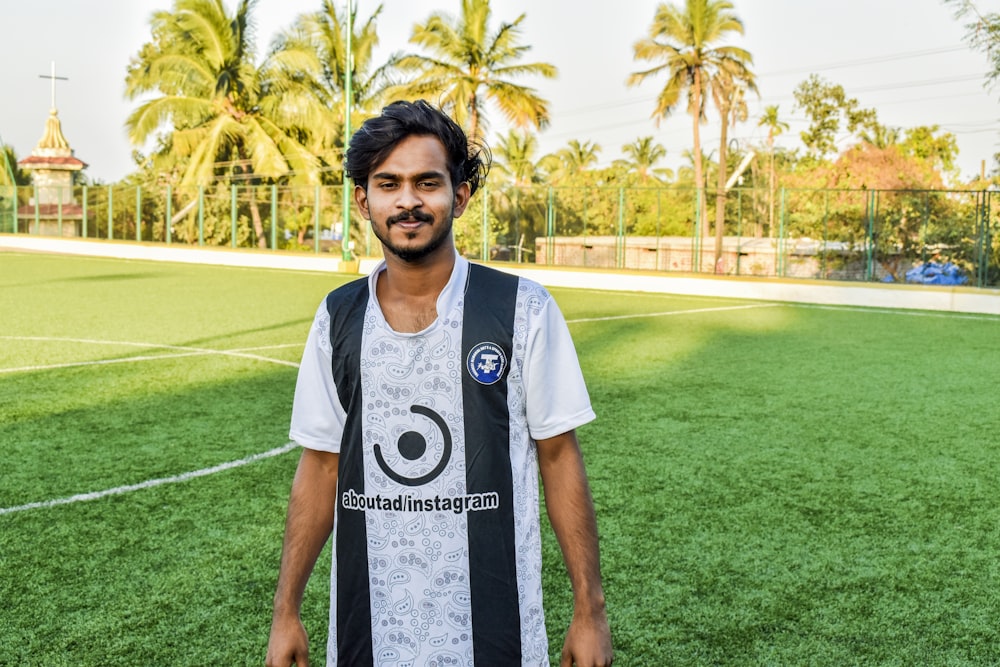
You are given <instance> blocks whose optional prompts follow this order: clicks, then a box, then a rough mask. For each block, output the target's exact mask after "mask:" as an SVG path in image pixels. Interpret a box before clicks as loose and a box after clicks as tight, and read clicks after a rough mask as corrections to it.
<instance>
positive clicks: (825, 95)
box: [793, 74, 878, 158]
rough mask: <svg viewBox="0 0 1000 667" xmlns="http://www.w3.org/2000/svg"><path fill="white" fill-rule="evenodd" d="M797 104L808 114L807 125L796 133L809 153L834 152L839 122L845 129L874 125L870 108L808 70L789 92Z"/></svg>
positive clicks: (817, 154)
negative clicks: (808, 72) (791, 92)
mask: <svg viewBox="0 0 1000 667" xmlns="http://www.w3.org/2000/svg"><path fill="white" fill-rule="evenodd" d="M793 94H794V95H795V102H796V104H797V105H798V107H799V108H800V109H801V110H802V111H803V112H805V114H806V116H808V117H809V128H808V129H807V130H805V131H803V132H801V133H800V135H799V136H800V138H801V139H802V143H803V144H805V146H806V149H807V150H808V151H809V152H810V153H812V154H813V155H815V156H817V157H819V158H823V157H825V156H827V155H830V154H833V153H836V152H837V145H836V143H835V139H836V137H837V134H838V133H839V132H840V127H841V122H842V121H846V125H847V131H848V132H851V133H854V132H857V131H858V130H873V129H874V128H875V127H877V125H878V121H877V120H876V114H875V110H874V109H863V108H861V107H860V105H859V102H858V100H857V99H855V98H853V97H851V98H848V97H847V94H846V93H845V92H844V87H843V86H841V85H839V84H832V83H830V82H828V81H826V80H824V79H823V78H822V77H820V76H819V75H817V74H811V75H810V76H809V78H808V79H806V80H805V81H803V82H802V83H800V84H799V85H798V86H797V87H796V88H795V91H794V93H793Z"/></svg>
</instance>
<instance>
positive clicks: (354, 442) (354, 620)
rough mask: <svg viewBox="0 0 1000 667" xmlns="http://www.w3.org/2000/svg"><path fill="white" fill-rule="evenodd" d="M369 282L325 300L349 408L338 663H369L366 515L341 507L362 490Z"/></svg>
mask: <svg viewBox="0 0 1000 667" xmlns="http://www.w3.org/2000/svg"><path fill="white" fill-rule="evenodd" d="M368 298H369V296H368V280H367V278H362V279H360V280H356V281H353V282H351V283H348V284H347V285H344V286H343V287H341V288H339V289H337V290H334V291H333V292H332V293H331V294H330V295H329V296H328V297H327V301H326V307H327V310H328V311H329V313H330V342H331V344H332V345H333V362H332V370H333V379H334V381H335V382H336V385H337V394H338V396H339V398H340V404H341V406H342V407H343V408H344V410H345V411H346V412H347V421H346V423H345V425H344V434H343V440H342V442H341V449H340V459H339V469H338V480H337V491H338V493H337V540H336V544H335V545H334V548H335V549H336V551H337V580H336V582H335V584H334V585H335V586H336V595H337V618H336V623H337V664H339V665H345V666H350V667H353V666H354V665H358V666H359V667H364V666H365V665H373V664H374V663H375V659H374V656H373V653H372V623H371V603H370V600H371V590H370V589H369V585H368V536H367V531H366V529H365V513H364V512H359V511H357V510H345V509H344V507H343V503H342V502H341V498H343V497H344V492H345V491H348V490H354V491H355V492H356V493H358V494H359V495H363V494H364V492H365V482H364V480H365V464H364V449H363V447H362V441H361V423H362V405H361V399H362V395H361V338H362V335H363V331H364V318H365V309H366V307H367V305H368Z"/></svg>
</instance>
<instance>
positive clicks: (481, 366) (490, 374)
mask: <svg viewBox="0 0 1000 667" xmlns="http://www.w3.org/2000/svg"><path fill="white" fill-rule="evenodd" d="M466 368H467V369H468V371H469V375H471V376H472V378H473V379H474V380H475V381H476V382H478V383H479V384H495V383H496V382H497V380H499V379H500V378H502V377H503V372H504V371H505V370H506V369H507V355H506V354H504V351H503V348H501V347H500V346H499V345H497V344H496V343H480V344H479V345H476V346H475V347H474V348H472V351H471V352H469V358H468V360H467V361H466Z"/></svg>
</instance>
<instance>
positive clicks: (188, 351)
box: [0, 336, 299, 373]
mask: <svg viewBox="0 0 1000 667" xmlns="http://www.w3.org/2000/svg"><path fill="white" fill-rule="evenodd" d="M0 340H27V341H37V342H50V343H82V344H87V345H121V346H124V347H141V348H144V349H154V350H177V351H179V352H180V354H171V355H166V354H164V355H156V356H147V357H121V358H118V359H102V360H97V361H79V362H67V363H63V364H49V365H39V366H22V367H19V368H0V373H17V372H23V371H36V370H48V369H54V368H72V367H75V366H97V365H101V364H118V363H128V362H131V361H154V360H157V359H172V358H176V357H187V356H193V355H199V354H202V355H215V354H218V355H222V356H227V357H237V358H241V359H251V360H253V361H263V362H266V363H271V364H280V365H282V366H290V367H291V368H298V367H299V364H298V363H296V362H294V361H285V360H284V359H274V358H272V357H264V356H261V355H259V354H251V353H250V352H248V351H246V350H254V349H268V347H273V348H277V347H286V346H284V345H274V346H268V347H260V348H246V350H215V349H212V348H205V347H191V346H187V345H164V344H160V343H136V342H132V341H116V340H94V339H90V338H60V337H53V336H0Z"/></svg>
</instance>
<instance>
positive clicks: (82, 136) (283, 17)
mask: <svg viewBox="0 0 1000 667" xmlns="http://www.w3.org/2000/svg"><path fill="white" fill-rule="evenodd" d="M225 1H226V2H227V5H228V6H229V7H232V6H233V5H234V4H235V0H225ZM357 1H358V4H359V5H360V9H359V15H360V16H361V17H362V18H363V19H367V17H368V16H369V15H370V14H371V12H372V10H373V8H374V7H375V6H377V3H376V2H374V1H373V0H357ZM681 1H682V0H674V2H675V4H676V3H679V2H681ZM344 2H345V4H346V0H344ZM383 4H384V5H385V9H384V10H383V13H382V16H381V17H380V20H379V33H380V37H381V42H382V46H381V49H382V53H383V54H385V55H388V54H389V53H391V52H394V51H399V50H416V49H415V47H413V46H412V45H410V44H408V39H409V35H410V30H411V27H412V25H413V23H414V22H417V21H423V20H425V19H426V18H427V16H429V15H430V14H431V13H432V12H433V11H447V12H457V11H458V8H459V5H460V3H459V0H384V2H383ZM492 4H493V17H494V25H496V23H497V22H498V21H499V20H513V19H514V18H515V17H516V16H518V15H519V14H520V13H522V12H524V13H526V14H527V18H526V19H525V22H524V23H523V41H524V43H526V44H530V45H531V46H532V49H531V51H529V52H528V56H527V58H526V60H527V61H532V62H534V61H545V62H549V63H552V64H554V65H556V66H557V67H558V68H559V77H558V79H556V80H544V79H538V80H534V81H530V80H525V81H524V83H526V84H528V85H532V86H534V87H535V88H536V89H537V90H538V91H539V92H540V94H541V95H542V96H543V97H545V98H546V99H548V100H549V101H550V103H551V111H552V122H551V125H550V126H549V128H548V129H546V130H545V131H544V132H542V134H541V135H540V140H541V153H542V154H544V153H547V152H552V151H555V150H557V149H559V148H561V147H563V146H565V145H566V143H567V142H568V141H569V140H571V139H578V140H580V141H593V142H595V143H597V144H599V145H600V146H601V147H602V151H601V154H600V157H601V163H602V164H607V163H610V162H611V161H612V160H614V159H616V158H618V157H620V156H621V146H622V145H623V144H626V143H630V142H632V141H634V140H635V139H636V138H638V137H641V136H649V135H653V136H654V137H655V138H656V140H657V141H658V142H660V143H662V144H663V145H664V146H666V147H667V150H668V154H667V159H666V161H665V164H664V166H671V167H676V166H677V165H678V164H680V163H681V155H682V153H683V152H684V151H685V150H687V149H689V148H690V146H691V120H690V117H689V116H687V115H686V114H684V113H683V110H678V112H677V113H676V114H675V115H674V117H672V118H671V119H670V120H668V121H666V122H664V123H662V124H661V126H660V127H659V128H657V127H656V126H655V124H654V123H653V122H652V121H651V120H650V118H649V116H650V113H651V111H652V109H653V105H654V98H655V96H656V94H657V93H658V92H659V89H660V88H661V87H662V85H663V79H662V78H661V79H656V80H650V81H648V82H647V83H644V84H643V85H642V86H640V87H638V88H632V89H629V88H626V86H625V79H626V77H627V76H628V74H629V73H630V72H633V71H636V70H639V69H645V68H646V67H648V66H649V65H648V64H647V63H644V62H637V61H635V60H634V59H633V57H632V45H633V43H634V42H635V41H636V40H637V39H639V38H641V37H643V36H645V34H646V30H647V28H648V26H649V24H650V23H651V21H652V18H653V15H654V11H655V7H656V6H657V4H658V2H657V1H656V0H617V1H616V2H596V1H595V0H493V3H492ZM997 4H998V2H997V0H977V5H978V6H979V8H980V10H981V11H995V10H997V9H998V7H997V6H996V5H997ZM734 5H735V11H736V13H737V15H738V16H739V17H740V18H741V19H742V20H743V22H744V24H745V26H746V34H745V36H744V37H742V38H737V39H735V40H734V41H733V43H734V44H736V45H738V46H741V47H743V48H745V49H747V50H748V51H750V53H751V54H752V55H753V57H754V71H755V72H756V73H757V76H758V87H759V90H760V95H761V97H760V99H759V100H757V99H755V98H752V99H751V100H750V113H751V118H750V120H749V121H748V122H747V123H745V124H742V125H741V126H739V127H737V129H736V130H735V133H734V134H735V136H736V137H737V138H742V139H748V140H752V141H761V140H762V139H763V137H764V131H763V130H762V129H761V128H758V127H757V120H758V118H759V117H760V114H761V112H762V111H763V109H764V107H765V106H767V105H770V104H778V105H779V108H780V116H781V117H783V119H784V120H785V121H786V122H789V123H790V124H791V130H790V131H789V132H788V133H787V134H786V135H785V136H784V137H782V138H781V139H780V140H779V141H780V142H781V143H783V144H784V145H787V146H789V147H795V146H798V145H800V143H799V141H798V133H799V132H800V131H802V130H804V129H805V128H806V126H807V122H806V120H805V117H804V115H803V114H802V113H801V112H798V111H796V110H795V109H794V103H795V100H794V97H793V95H792V91H793V90H794V89H795V87H796V86H797V85H798V84H799V83H801V82H802V81H804V80H805V79H806V78H807V77H808V76H809V75H810V74H811V73H816V74H819V75H820V76H822V77H823V78H824V79H826V80H828V81H830V82H832V83H838V84H841V85H843V86H844V88H845V90H846V92H847V94H848V95H849V96H852V97H856V98H857V99H858V101H859V102H860V103H861V105H862V106H864V107H874V108H875V109H876V110H877V112H878V118H879V121H880V122H881V123H882V124H884V125H890V126H898V127H902V128H907V127H915V126H918V125H935V124H936V125H939V126H941V128H942V129H943V130H946V131H948V132H951V133H953V134H954V135H955V136H956V137H957V139H958V144H959V148H960V156H959V164H960V166H961V168H962V171H963V175H964V176H966V177H970V176H973V175H975V174H977V173H978V172H979V168H980V161H981V160H986V165H987V169H988V170H989V169H990V168H991V167H992V156H993V154H994V153H995V152H997V151H1000V90H986V89H985V88H984V75H985V72H986V70H987V62H986V59H985V56H983V55H982V54H980V53H976V52H972V51H971V50H970V49H969V48H968V47H967V46H966V45H965V43H964V41H963V36H964V33H965V28H964V26H963V25H962V24H961V23H960V22H959V21H958V20H956V19H955V18H954V16H953V10H952V6H951V5H945V4H944V3H943V1H942V0H840V1H839V2H829V1H826V0H824V1H820V0H734ZM171 6H172V2H171V0H101V2H86V1H85V0H0V17H2V21H3V38H2V39H0V63H2V66H0V91H2V92H0V99H2V100H3V103H2V104H0V138H2V139H3V141H4V142H6V143H8V144H11V145H13V146H14V148H15V150H16V151H17V154H18V157H19V158H24V157H27V156H28V155H29V154H30V152H31V150H32V148H34V146H35V144H36V143H37V142H38V140H39V139H40V138H41V136H42V132H43V130H44V125H45V118H46V116H47V114H48V109H49V106H50V86H49V81H47V80H43V79H41V78H39V75H47V74H48V73H49V69H50V63H51V62H52V61H55V62H56V68H57V75H58V76H66V77H68V78H69V80H68V81H60V82H59V83H58V86H57V90H56V98H57V99H56V102H57V107H58V108H59V115H60V118H61V120H62V125H63V132H64V134H65V135H66V137H67V139H68V140H69V142H70V144H71V145H72V146H73V148H74V150H75V154H76V156H77V157H78V158H80V159H82V160H83V161H85V162H87V163H88V164H89V165H90V166H89V168H88V169H87V172H86V173H87V174H88V175H89V176H90V178H91V179H97V180H102V181H105V182H108V181H114V180H117V179H119V178H121V177H122V176H124V175H125V174H127V173H128V172H130V171H132V169H133V163H132V159H131V151H132V147H131V146H130V145H129V143H128V140H127V137H126V133H125V129H124V122H125V118H126V117H127V115H128V113H129V112H130V110H131V108H132V107H133V106H134V104H133V103H129V102H128V101H126V100H125V99H124V95H123V91H124V77H125V69H126V66H127V64H128V61H129V58H130V57H131V56H132V55H134V54H135V53H137V52H138V50H139V48H140V47H141V45H142V44H143V43H144V42H145V41H147V40H148V39H149V17H150V15H151V14H152V12H153V11H154V10H156V9H169V8H170V7H171ZM319 7H320V2H319V0H258V4H257V6H256V10H255V17H256V26H257V37H258V42H259V43H260V44H261V47H260V53H261V54H263V52H264V49H265V47H266V45H267V44H268V43H269V42H270V40H271V38H272V37H273V36H274V35H275V34H276V33H277V32H278V30H279V29H281V28H284V27H287V26H289V25H290V24H291V22H292V20H293V19H294V17H295V16H296V15H298V14H300V13H303V12H307V11H314V10H316V9H318V8H319ZM962 23H964V21H963V22H962ZM493 129H501V128H500V123H499V121H496V122H494V125H493ZM702 136H703V143H704V146H705V149H706V150H710V149H712V148H713V147H714V145H715V144H716V143H717V142H718V129H717V127H715V126H713V125H709V126H707V127H706V128H705V129H704V130H703V133H702Z"/></svg>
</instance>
